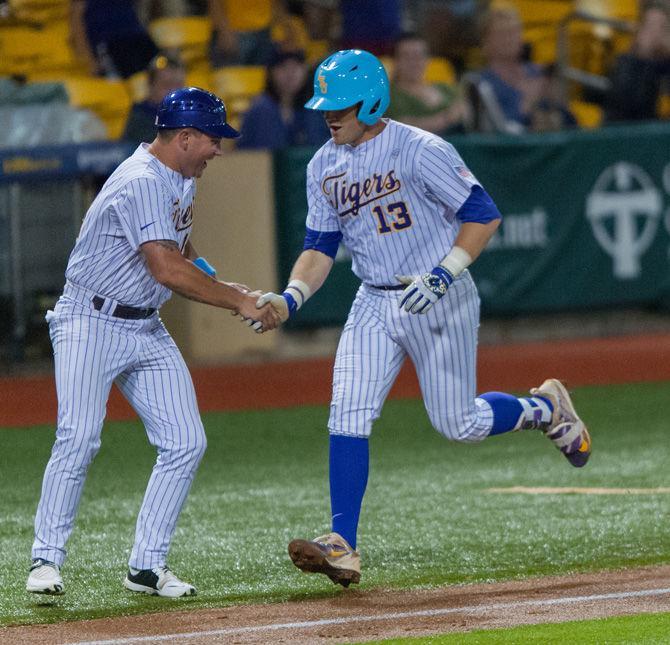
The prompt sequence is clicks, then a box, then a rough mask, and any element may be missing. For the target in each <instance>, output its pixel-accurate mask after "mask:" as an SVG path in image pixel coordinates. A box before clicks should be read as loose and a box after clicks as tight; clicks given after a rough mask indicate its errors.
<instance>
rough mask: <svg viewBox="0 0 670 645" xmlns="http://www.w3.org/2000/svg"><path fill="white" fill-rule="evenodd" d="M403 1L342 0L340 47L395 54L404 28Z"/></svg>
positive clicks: (380, 54)
mask: <svg viewBox="0 0 670 645" xmlns="http://www.w3.org/2000/svg"><path fill="white" fill-rule="evenodd" d="M402 9H403V5H402V2H401V0H340V2H339V13H340V15H341V21H342V28H341V35H340V39H339V44H338V49H355V48H359V49H365V50H367V51H369V52H372V53H373V54H375V55H377V56H388V55H391V54H392V53H393V45H394V44H395V41H396V40H397V39H398V37H399V36H400V34H401V31H402Z"/></svg>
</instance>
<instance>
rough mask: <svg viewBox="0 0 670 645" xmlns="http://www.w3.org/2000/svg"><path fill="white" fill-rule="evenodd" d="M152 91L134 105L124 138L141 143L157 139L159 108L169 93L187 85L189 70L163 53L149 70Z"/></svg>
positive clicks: (153, 61) (148, 78) (153, 60)
mask: <svg viewBox="0 0 670 645" xmlns="http://www.w3.org/2000/svg"><path fill="white" fill-rule="evenodd" d="M147 81H148V85H149V92H148V95H147V98H146V99H145V100H144V101H140V102H139V103H134V104H133V105H132V107H131V108H130V113H129V114H128V120H127V121H126V127H125V130H124V132H123V136H122V137H121V138H122V139H124V140H126V141H132V142H134V143H136V144H137V145H139V144H140V143H142V142H143V141H145V142H147V143H151V142H152V141H153V140H154V139H155V138H156V125H155V121H156V111H157V110H158V106H159V104H160V102H161V101H162V100H163V97H164V96H165V95H166V94H169V93H170V92H172V91H173V90H176V89H178V88H180V87H184V85H185V84H186V71H185V69H184V66H183V65H182V64H181V62H180V61H179V60H177V59H176V58H173V57H171V56H166V55H164V54H159V55H158V56H155V57H154V58H153V59H152V61H151V63H149V68H148V69H147Z"/></svg>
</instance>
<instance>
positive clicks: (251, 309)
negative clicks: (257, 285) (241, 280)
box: [237, 292, 282, 334]
mask: <svg viewBox="0 0 670 645" xmlns="http://www.w3.org/2000/svg"><path fill="white" fill-rule="evenodd" d="M258 297H259V292H251V293H249V294H245V295H244V299H243V301H242V304H241V305H240V307H239V308H238V311H237V313H239V314H240V316H241V317H242V320H243V321H244V322H245V323H246V324H247V325H248V326H249V327H251V328H252V329H253V330H254V331H255V332H257V333H259V334H262V333H263V332H264V331H270V330H271V329H274V328H275V327H278V326H279V325H280V324H281V322H282V320H281V317H280V316H279V314H278V313H277V312H276V311H275V309H274V308H273V307H272V306H271V305H261V306H260V307H259V306H257V302H258Z"/></svg>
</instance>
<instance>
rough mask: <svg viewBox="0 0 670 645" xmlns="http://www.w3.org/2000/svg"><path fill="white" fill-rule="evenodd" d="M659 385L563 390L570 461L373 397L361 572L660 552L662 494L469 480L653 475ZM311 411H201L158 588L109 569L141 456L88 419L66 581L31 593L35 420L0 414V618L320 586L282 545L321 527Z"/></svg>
mask: <svg viewBox="0 0 670 645" xmlns="http://www.w3.org/2000/svg"><path fill="white" fill-rule="evenodd" d="M669 391H670V385H669V384H668V383H657V384H639V385H627V386H610V387H589V388H580V389H578V390H576V391H575V393H574V400H575V403H576V405H577V407H578V409H579V410H580V413H581V414H582V416H583V417H584V418H585V420H587V422H588V423H589V425H590V427H591V430H592V435H593V439H594V453H593V457H592V461H591V463H589V465H588V466H587V467H586V468H584V469H582V470H577V469H574V468H572V467H570V465H569V464H568V462H567V461H566V460H565V459H564V458H563V457H562V456H561V455H560V454H559V453H558V451H557V450H556V449H555V448H553V446H551V444H550V443H549V442H548V441H547V440H546V439H545V438H544V437H543V436H542V435H541V434H539V433H536V432H528V433H518V434H514V435H507V436H502V437H493V438H491V439H489V440H487V441H485V442H484V443H482V444H479V445H457V444H453V443H449V442H447V441H445V440H444V439H442V438H441V437H440V436H439V435H438V434H437V433H436V432H434V431H433V430H432V429H431V428H430V425H429V422H428V420H427V416H426V413H425V411H424V410H423V407H422V404H421V403H420V402H417V401H403V402H398V401H391V402H389V403H387V405H386V407H385V410H384V414H383V416H382V418H381V419H380V421H379V422H378V424H377V426H376V428H375V432H374V434H373V438H372V440H371V455H372V457H371V460H372V463H371V474H370V483H369V485H368V493H367V496H366V499H365V502H364V507H363V516H362V526H361V531H360V534H359V548H360V550H361V552H362V557H363V566H364V572H363V580H362V584H361V587H362V588H370V587H376V586H387V587H396V588H405V587H412V586H414V587H416V586H438V585H445V584H452V583H457V582H469V581H492V580H502V579H511V578H519V577H526V576H530V575H539V574H556V573H567V572H572V571H587V570H598V569H610V568H619V567H627V566H635V565H645V564H656V563H668V562H669V561H670V531H668V526H667V522H668V516H669V511H670V496H669V495H660V494H653V495H523V494H512V495H497V494H491V493H487V492H486V491H485V489H487V488H489V487H507V486H515V485H523V486H593V487H632V488H653V487H660V486H669V485H670V476H669V475H668V459H667V457H668V423H667V417H665V410H664V406H663V405H661V404H660V402H661V401H667V400H668V398H669V397H668V393H669ZM327 415H328V410H327V408H326V407H304V408H295V409H291V410H277V411H270V412H245V413H217V414H208V415H206V416H205V426H206V428H207V432H208V437H209V449H208V452H207V455H206V456H205V459H204V460H203V463H202V466H201V468H200V471H199V472H198V475H197V477H196V480H195V483H194V486H193V489H192V492H191V495H190V497H189V500H188V502H187V505H186V507H185V509H184V512H183V514H182V517H181V519H180V523H179V526H178V530H177V534H176V536H175V540H174V543H173V547H172V551H171V556H170V564H171V566H172V567H173V569H174V570H175V571H176V572H177V573H178V574H180V575H182V576H183V577H184V578H186V579H188V580H189V581H191V582H193V583H195V584H196V586H197V587H198V592H199V594H198V596H196V597H194V598H190V599H183V600H182V601H181V602H179V603H172V604H170V603H168V604H166V602H165V600H164V599H160V598H152V597H148V596H138V595H134V594H130V593H129V592H127V591H126V590H125V589H123V587H122V586H121V579H122V578H123V576H124V574H125V567H126V560H127V557H128V553H129V550H130V546H131V544H132V537H133V532H134V522H135V516H136V513H137V511H138V509H139V505H140V502H141V497H142V494H143V491H144V487H145V485H146V481H147V479H148V477H149V473H150V470H151V466H152V463H153V461H154V453H153V451H152V449H151V448H150V447H149V445H148V443H147V441H146V437H145V435H144V432H143V430H142V427H141V426H140V424H139V423H114V424H109V425H108V426H106V428H105V430H104V432H103V446H102V449H101V451H100V453H99V455H98V456H97V458H96V460H95V462H94V464H93V465H92V467H91V469H90V472H89V477H88V480H87V486H86V488H85V491H84V496H83V499H82V505H81V509H80V513H79V518H78V522H77V525H76V528H75V531H74V533H73V535H72V538H71V540H70V543H69V545H68V546H69V557H68V560H67V563H66V565H65V567H64V569H63V575H64V578H65V584H66V586H67V594H66V595H65V596H63V597H59V598H55V599H53V600H50V601H49V602H47V603H39V602H38V601H39V600H40V599H39V598H38V599H37V601H36V598H35V597H34V596H31V595H29V594H27V593H26V592H25V591H24V585H25V577H26V573H27V565H28V563H29V557H30V545H31V541H32V521H33V515H34V511H35V507H36V505H37V501H38V497H39V490H40V485H41V477H42V473H43V469H44V466H45V464H46V461H47V459H48V455H49V452H50V449H51V444H52V441H53V428H46V427H37V428H31V429H2V430H0V445H1V446H2V450H1V451H0V460H1V461H0V466H1V467H0V484H1V487H2V488H1V489H2V491H3V493H2V501H1V502H0V504H1V508H2V520H3V521H2V523H1V525H0V552H1V553H2V567H0V624H4V625H6V624H16V623H31V622H53V621H60V620H68V619H76V618H93V617H101V616H109V615H118V614H132V613H142V612H147V611H158V610H164V609H166V608H167V607H170V608H174V609H185V608H195V607H212V606H221V605H228V604H234V603H242V602H244V603H250V602H268V601H278V600H286V599H301V598H306V597H311V598H314V597H318V596H328V595H332V594H335V593H338V590H337V589H335V587H333V586H332V585H331V584H330V582H329V581H328V580H326V579H325V578H323V577H321V576H305V575H303V574H300V573H299V572H298V571H297V570H295V568H294V567H293V566H292V564H291V563H290V561H289V559H288V556H287V555H286V544H287V542H288V541H289V540H290V539H291V538H294V537H312V536H314V535H318V534H321V533H322V532H324V531H325V530H326V529H328V528H329V504H328V482H327V444H328V441H327V433H326V431H325V425H326V420H327ZM445 642H451V641H445ZM462 642H466V641H462ZM472 642H478V641H472ZM487 642H488V641H487ZM492 642H497V641H492ZM501 642H507V641H501ZM509 642H512V641H509ZM529 642H530V641H529ZM544 642H549V641H544Z"/></svg>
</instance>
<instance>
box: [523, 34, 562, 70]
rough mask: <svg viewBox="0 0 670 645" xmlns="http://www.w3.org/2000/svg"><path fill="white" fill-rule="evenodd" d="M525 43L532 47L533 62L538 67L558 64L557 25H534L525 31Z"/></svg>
mask: <svg viewBox="0 0 670 645" xmlns="http://www.w3.org/2000/svg"><path fill="white" fill-rule="evenodd" d="M523 42H524V43H527V44H528V45H530V52H531V60H532V61H533V62H534V63H537V64H538V65H549V64H551V63H555V62H556V56H557V47H558V28H557V27H556V26H555V25H551V24H547V25H534V26H532V27H525V28H524V30H523Z"/></svg>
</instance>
